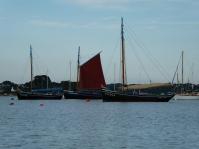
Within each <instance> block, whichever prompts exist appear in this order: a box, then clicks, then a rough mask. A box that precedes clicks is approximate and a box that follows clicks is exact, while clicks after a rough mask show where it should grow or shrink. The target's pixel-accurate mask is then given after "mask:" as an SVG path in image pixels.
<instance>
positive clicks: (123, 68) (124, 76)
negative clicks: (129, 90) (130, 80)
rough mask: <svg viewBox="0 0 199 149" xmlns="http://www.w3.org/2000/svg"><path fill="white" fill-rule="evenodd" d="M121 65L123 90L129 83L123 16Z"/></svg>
mask: <svg viewBox="0 0 199 149" xmlns="http://www.w3.org/2000/svg"><path fill="white" fill-rule="evenodd" d="M121 54H122V55H121V65H122V91H124V86H125V85H126V84H127V79H126V63H125V43H124V24H123V18H121Z"/></svg>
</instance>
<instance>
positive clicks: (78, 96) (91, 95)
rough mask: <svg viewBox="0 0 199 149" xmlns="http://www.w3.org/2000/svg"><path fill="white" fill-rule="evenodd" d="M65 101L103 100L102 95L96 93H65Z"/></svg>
mask: <svg viewBox="0 0 199 149" xmlns="http://www.w3.org/2000/svg"><path fill="white" fill-rule="evenodd" d="M64 98H65V99H102V94H101V92H100V93H96V92H73V91H65V92H64Z"/></svg>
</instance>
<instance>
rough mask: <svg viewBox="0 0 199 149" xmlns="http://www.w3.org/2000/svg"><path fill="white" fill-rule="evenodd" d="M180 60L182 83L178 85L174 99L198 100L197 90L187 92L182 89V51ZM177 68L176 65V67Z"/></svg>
mask: <svg viewBox="0 0 199 149" xmlns="http://www.w3.org/2000/svg"><path fill="white" fill-rule="evenodd" d="M181 58H182V59H181V60H182V70H181V71H182V72H181V75H182V76H181V78H182V82H181V83H182V84H181V85H180V93H177V94H176V95H175V96H174V99H175V100H181V99H182V100H199V93H197V92H187V91H185V89H184V51H182V54H181ZM177 69H178V67H177Z"/></svg>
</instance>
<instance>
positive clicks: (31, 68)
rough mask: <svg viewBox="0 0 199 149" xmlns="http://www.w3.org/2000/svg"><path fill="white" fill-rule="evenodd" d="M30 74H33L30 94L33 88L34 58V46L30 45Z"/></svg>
mask: <svg viewBox="0 0 199 149" xmlns="http://www.w3.org/2000/svg"><path fill="white" fill-rule="evenodd" d="M30 73H31V83H30V92H32V88H33V58H32V46H31V45H30Z"/></svg>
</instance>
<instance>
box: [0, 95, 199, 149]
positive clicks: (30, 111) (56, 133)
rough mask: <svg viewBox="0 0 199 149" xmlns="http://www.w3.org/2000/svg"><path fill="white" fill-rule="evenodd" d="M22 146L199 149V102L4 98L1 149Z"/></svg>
mask: <svg viewBox="0 0 199 149" xmlns="http://www.w3.org/2000/svg"><path fill="white" fill-rule="evenodd" d="M11 102H14V103H15V104H14V105H12V106H11V105H9V103H11ZM40 104H43V106H40ZM18 148H19V149H79V148H81V149H95V148H96V149H126V148H128V149H136V148H137V149H142V148H143V149H149V148H151V149H169V148H171V149H198V148H199V100H198V101H196V100H195V101H194V100H192V101H170V102H168V103H103V102H101V101H90V102H86V101H81V100H61V101H18V100H16V97H15V100H10V97H0V149H18Z"/></svg>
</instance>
